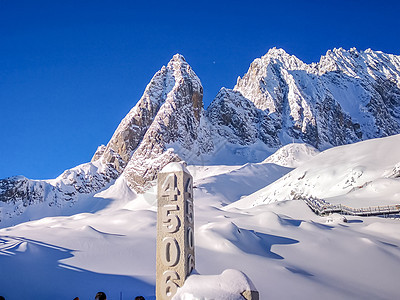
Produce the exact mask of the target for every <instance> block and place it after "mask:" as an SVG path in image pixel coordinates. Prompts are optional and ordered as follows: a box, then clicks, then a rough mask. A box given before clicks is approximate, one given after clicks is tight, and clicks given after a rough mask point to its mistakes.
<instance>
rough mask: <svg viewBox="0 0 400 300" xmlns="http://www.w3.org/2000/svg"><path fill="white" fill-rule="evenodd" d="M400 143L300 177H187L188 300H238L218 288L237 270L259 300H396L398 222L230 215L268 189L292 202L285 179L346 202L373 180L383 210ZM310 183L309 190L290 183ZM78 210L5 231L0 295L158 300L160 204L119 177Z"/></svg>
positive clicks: (360, 148)
mask: <svg viewBox="0 0 400 300" xmlns="http://www.w3.org/2000/svg"><path fill="white" fill-rule="evenodd" d="M399 139H400V136H393V137H388V138H383V139H376V140H371V141H365V142H361V143H357V144H353V145H348V146H342V147H338V148H334V149H331V150H327V151H325V152H322V153H320V154H318V155H316V156H314V157H313V158H312V159H310V160H309V161H307V162H304V163H303V164H302V165H301V166H299V167H297V168H296V169H295V170H292V171H291V169H289V168H285V167H281V166H277V165H275V164H271V163H260V164H246V165H243V166H217V165H213V166H189V169H190V171H191V172H192V174H193V176H194V187H195V188H194V205H195V207H194V211H195V247H196V248H195V249H196V250H195V251H196V252H195V253H196V269H197V272H198V273H199V274H200V275H196V276H195V277H193V278H192V279H191V280H190V281H188V286H186V287H185V288H184V289H182V291H181V295H182V294H185V295H186V296H187V297H190V295H197V296H198V297H201V296H207V297H208V298H213V299H219V300H227V299H236V298H233V297H234V295H235V293H236V295H237V291H238V286H235V285H234V284H233V283H234V282H235V281H234V280H237V279H238V278H237V277H236V276H234V278H231V277H229V276H228V278H225V277H226V276H225V275H227V273H226V272H225V273H224V274H225V275H220V276H216V275H219V274H221V273H222V272H223V271H224V270H227V269H236V270H240V271H242V272H244V273H245V274H246V275H247V276H248V277H249V278H250V279H251V281H252V282H253V283H254V285H255V287H256V288H257V290H258V291H259V292H260V299H300V300H301V299H321V298H323V299H371V298H373V299H396V298H397V296H398V288H397V281H398V278H399V277H400V268H398V262H399V260H400V252H399V251H398V249H399V248H400V223H399V220H398V219H389V218H379V217H353V216H349V217H347V219H348V220H347V222H346V223H345V222H343V219H342V218H340V217H338V216H327V217H319V216H316V215H315V214H314V213H313V212H312V211H311V210H310V209H309V208H308V207H307V205H306V204H305V203H304V202H303V201H278V202H274V203H269V204H264V203H261V204H259V205H257V206H255V207H251V208H238V207H240V206H239V205H238V206H237V207H234V205H235V203H240V202H243V201H245V200H246V199H249V197H252V196H251V195H254V194H252V193H254V192H255V191H257V190H258V189H259V188H260V187H262V186H265V185H268V186H270V187H271V186H276V187H278V185H279V187H281V189H282V191H287V190H288V189H289V181H288V180H287V179H284V180H283V181H284V182H285V184H284V185H282V184H281V183H280V182H281V181H282V180H278V181H275V180H276V179H277V178H279V177H280V176H284V177H283V178H291V179H292V180H291V183H292V184H293V185H294V186H295V187H298V188H300V187H301V186H300V185H297V182H298V181H302V180H304V179H307V181H303V182H304V184H303V187H305V188H309V186H313V185H315V186H316V187H315V188H316V191H318V190H319V184H320V183H319V182H321V184H325V185H326V186H327V188H330V187H331V186H334V187H335V189H336V191H341V190H342V187H343V185H340V186H336V184H337V183H338V182H339V183H343V184H344V183H345V182H346V180H345V179H346V178H347V177H346V176H347V175H352V177H354V180H355V181H354V182H353V181H352V180H349V181H348V183H350V184H353V185H354V186H355V185H358V184H361V183H362V182H364V181H365V180H366V181H369V180H372V182H373V183H374V189H372V190H370V191H369V192H371V191H374V193H375V196H377V197H378V198H379V197H380V200H381V201H382V202H381V204H384V203H387V202H388V200H387V199H385V197H384V195H385V190H386V188H387V187H389V189H388V190H389V191H391V192H392V194H393V195H395V194H396V191H395V189H393V186H388V185H387V184H386V181H385V180H390V182H391V183H392V184H395V185H397V187H398V186H399V184H400V182H399V180H400V173H399V172H400V167H399V164H398V161H399V156H398V154H397V152H395V151H389V150H391V149H396V148H397V147H398V145H399V144H400V140H399ZM361 166H363V169H362V173H360V172H359V171H360V167H361ZM290 171H291V172H290ZM306 171H307V173H306V174H305V176H304V178H303V179H299V180H298V177H297V175H296V176H295V177H294V176H293V174H298V175H299V174H301V175H303V174H304V173H303V172H306ZM353 171H355V172H353ZM288 172H290V173H288ZM285 174H287V175H285ZM289 175H290V177H289ZM345 175H346V176H345ZM359 175H360V176H359ZM336 177H337V178H338V180H336V179H335V178H336ZM379 177H380V179H379ZM376 178H378V179H376ZM350 179H351V178H350ZM382 179H384V181H381V180H382ZM330 180H333V182H332V183H331V182H330ZM286 183H287V184H288V185H286ZM377 187H379V188H377ZM277 190H278V189H277ZM351 190H352V188H350V187H346V188H345V189H344V190H343V191H344V192H347V191H351ZM361 190H362V189H361ZM260 191H262V192H264V191H265V190H264V189H261V190H260ZM397 191H398V190H397ZM353 192H354V191H353ZM353 192H350V194H351V193H353ZM397 193H398V192H397ZM342 194H343V193H342ZM350 194H349V195H350ZM246 196H247V197H246ZM344 196H346V195H344ZM381 196H382V197H381ZM240 198H241V199H242V200H238V199H240ZM236 200H238V202H234V201H236ZM389 200H390V199H389ZM232 202H234V203H233V204H229V203H232ZM80 203H85V206H86V208H83V207H81V212H80V213H77V212H75V213H71V214H69V215H68V216H58V217H48V218H42V219H39V220H37V221H31V222H26V223H22V224H19V225H17V226H14V227H7V228H3V229H0V265H1V272H0V291H1V292H0V293H1V294H2V295H3V296H5V298H6V299H27V298H29V299H42V300H52V299H74V297H77V296H79V297H80V298H81V299H93V298H94V295H95V294H96V292H98V291H100V290H101V291H104V292H105V293H106V294H107V296H108V298H109V299H121V298H122V299H124V300H128V299H134V297H135V296H137V295H143V296H144V297H145V298H146V300H151V299H152V300H154V299H155V257H156V255H155V254H156V253H155V252H156V219H157V218H156V207H155V205H156V193H155V192H154V191H152V190H151V191H148V192H146V193H144V194H141V195H138V194H136V193H134V192H132V191H131V189H130V188H129V187H128V183H127V182H126V178H124V177H123V176H122V177H120V178H118V179H117V180H116V182H115V183H114V184H113V185H112V186H111V187H109V188H108V189H107V190H104V191H102V192H101V193H98V194H96V195H95V197H87V198H86V199H85V201H84V202H83V201H79V202H77V203H76V205H79V204H80ZM99 203H103V204H102V206H100V207H99V206H98V204H99ZM226 204H229V205H226ZM76 205H74V206H73V207H76ZM249 206H251V205H249ZM32 208H33V207H30V208H29V209H32ZM228 273H229V272H228ZM201 275H203V276H201ZM204 275H207V276H204ZM211 275H213V276H211ZM210 280H211V282H210ZM208 282H209V283H208ZM241 282H243V280H241ZM199 285H200V286H199ZM288 287H290V288H288Z"/></svg>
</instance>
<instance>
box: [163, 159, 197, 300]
mask: <svg viewBox="0 0 400 300" xmlns="http://www.w3.org/2000/svg"><path fill="white" fill-rule="evenodd" d="M157 185H158V189H157V199H158V213H157V257H156V264H157V274H156V280H157V281H156V297H157V300H168V299H171V298H172V297H173V296H174V295H175V293H176V290H177V288H178V287H181V286H182V285H183V283H184V282H185V279H186V277H187V276H189V275H190V273H191V272H192V270H193V269H194V268H195V260H194V214H193V178H192V175H190V173H189V171H188V170H187V169H186V168H185V166H184V165H183V164H181V163H177V162H172V163H170V164H168V165H167V166H165V167H164V168H163V169H162V171H161V172H160V173H158V183H157Z"/></svg>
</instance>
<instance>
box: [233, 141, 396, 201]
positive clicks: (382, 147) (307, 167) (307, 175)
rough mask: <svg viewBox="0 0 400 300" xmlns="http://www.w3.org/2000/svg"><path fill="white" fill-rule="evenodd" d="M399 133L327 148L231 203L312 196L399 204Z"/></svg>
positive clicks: (328, 199) (336, 199) (333, 199)
mask: <svg viewBox="0 0 400 300" xmlns="http://www.w3.org/2000/svg"><path fill="white" fill-rule="evenodd" d="M399 145H400V135H394V136H390V137H385V138H380V139H372V140H368V141H363V142H359V143H356V144H351V145H345V146H340V147H335V148H332V149H328V150H326V151H324V152H322V153H320V154H318V155H316V156H315V157H313V158H312V159H310V160H309V161H307V162H305V163H304V164H302V165H301V166H299V167H298V168H296V169H295V170H293V171H292V172H290V173H288V174H287V175H285V176H284V177H282V178H281V179H279V180H278V181H276V182H274V183H273V184H270V185H268V186H266V187H265V188H263V189H261V190H259V191H257V192H255V193H253V194H252V195H249V196H247V197H245V198H243V199H241V200H240V201H238V202H236V203H234V204H233V206H234V207H242V208H243V207H252V206H257V205H260V204H265V203H271V202H275V201H282V200H289V199H293V198H295V197H296V195H301V196H314V197H317V198H323V199H326V200H327V201H328V202H332V203H342V204H346V205H348V206H351V207H368V206H376V205H388V204H400V152H398V151H397V150H396V149H397V148H398V146H399Z"/></svg>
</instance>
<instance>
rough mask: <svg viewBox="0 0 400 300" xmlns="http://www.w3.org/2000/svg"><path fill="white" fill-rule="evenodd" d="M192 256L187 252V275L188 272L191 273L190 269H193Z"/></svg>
mask: <svg viewBox="0 0 400 300" xmlns="http://www.w3.org/2000/svg"><path fill="white" fill-rule="evenodd" d="M194 267H195V266H194V257H193V256H192V255H191V254H189V255H188V265H187V268H188V270H187V275H190V273H192V271H193V270H194Z"/></svg>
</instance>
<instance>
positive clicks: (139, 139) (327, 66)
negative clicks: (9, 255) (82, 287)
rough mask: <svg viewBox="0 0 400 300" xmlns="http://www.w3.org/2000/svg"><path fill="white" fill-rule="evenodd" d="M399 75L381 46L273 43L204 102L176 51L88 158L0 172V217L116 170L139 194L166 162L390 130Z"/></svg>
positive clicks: (396, 114) (250, 158)
mask: <svg viewBox="0 0 400 300" xmlns="http://www.w3.org/2000/svg"><path fill="white" fill-rule="evenodd" d="M399 79H400V56H396V55H391V54H385V53H382V52H380V51H373V50H370V49H367V50H365V51H358V50H356V49H355V48H352V49H350V50H348V51H347V50H344V49H342V48H339V49H334V50H332V51H331V50H329V51H328V52H327V53H326V55H325V56H322V57H321V59H320V61H319V62H318V63H313V64H306V63H304V62H302V61H301V60H299V59H298V58H296V57H295V56H293V55H289V54H287V53H286V52H285V51H284V50H282V49H276V48H273V49H271V50H269V51H268V53H267V54H266V55H264V56H263V57H261V58H257V59H256V60H254V61H253V62H252V63H251V65H250V68H249V70H248V72H247V73H246V74H245V75H244V76H243V77H242V78H241V77H239V78H238V80H237V84H236V86H235V87H234V88H233V89H227V88H222V89H221V90H220V92H219V93H218V94H217V96H216V97H215V99H214V101H213V102H212V103H211V104H210V106H209V107H208V108H207V110H205V109H204V106H203V101H202V98H203V87H202V85H201V82H200V79H199V78H198V77H197V75H196V74H195V72H194V71H193V70H192V68H191V67H190V65H189V64H188V63H187V62H186V60H185V59H184V57H183V56H182V55H179V54H176V55H175V56H174V57H173V58H172V59H171V61H170V62H169V63H168V64H167V66H163V67H162V68H161V70H160V71H158V72H157V73H156V74H155V75H154V76H153V78H152V79H151V81H150V83H149V84H148V85H147V87H146V89H145V91H144V94H143V96H142V97H141V98H140V99H139V101H138V102H137V104H136V105H135V106H134V107H133V108H132V109H131V111H130V112H129V113H128V114H127V115H126V116H125V118H124V119H123V120H122V121H121V123H120V124H119V126H118V128H117V129H116V131H115V132H114V134H113V136H112V137H111V139H110V141H109V142H108V144H107V145H101V146H100V147H99V148H98V149H97V151H96V152H95V154H94V156H93V158H92V160H91V162H88V163H86V164H82V165H80V166H77V167H75V168H72V169H70V170H67V171H65V172H64V173H63V174H61V175H60V176H59V177H57V178H56V179H54V180H47V181H44V180H30V179H27V178H25V177H23V176H16V177H10V178H6V179H3V180H0V213H1V214H0V218H1V217H3V218H5V217H7V216H8V217H11V216H12V215H18V214H22V213H23V212H24V209H25V207H27V206H29V205H32V204H36V203H43V202H45V203H48V205H49V206H55V207H62V206H65V205H72V204H73V203H74V202H75V201H76V200H77V199H78V198H79V196H80V195H87V194H93V193H96V192H98V191H100V190H102V189H104V188H106V187H108V186H109V185H111V184H112V183H113V182H114V181H115V180H116V179H117V178H119V177H120V176H123V177H124V178H125V180H126V182H127V184H128V186H129V187H130V188H131V189H132V190H134V191H136V192H138V193H142V192H144V191H146V190H147V189H148V188H149V187H151V186H152V184H153V182H154V180H155V179H156V178H157V173H158V172H159V171H160V170H161V168H162V167H164V166H165V165H166V164H167V163H169V162H171V161H180V160H186V161H187V162H188V163H191V164H243V163H245V162H260V161H263V160H264V159H265V158H267V157H268V156H269V155H270V154H272V153H273V152H275V151H276V150H277V149H279V148H280V147H282V146H283V145H287V144H290V143H292V142H300V143H306V144H309V145H311V146H313V147H315V148H317V149H318V150H325V149H327V148H331V147H335V146H339V145H345V144H350V143H354V142H358V141H362V140H367V139H371V138H378V137H385V136H390V135H394V134H398V133H400V80H399ZM227 153H228V155H227ZM1 203H3V204H1ZM6 206H7V207H13V210H10V209H5V207H6ZM1 207H3V208H4V209H3V210H1Z"/></svg>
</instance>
